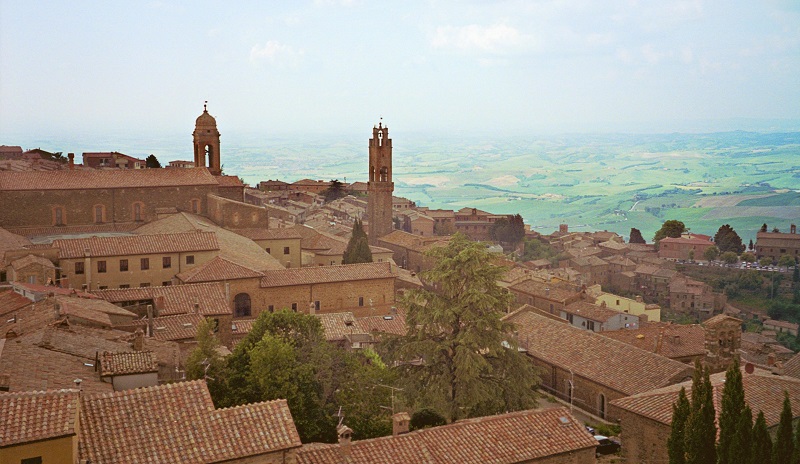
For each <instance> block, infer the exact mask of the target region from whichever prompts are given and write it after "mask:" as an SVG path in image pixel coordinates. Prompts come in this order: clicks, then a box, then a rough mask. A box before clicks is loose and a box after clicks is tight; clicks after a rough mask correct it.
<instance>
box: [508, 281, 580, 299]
mask: <svg viewBox="0 0 800 464" xmlns="http://www.w3.org/2000/svg"><path fill="white" fill-rule="evenodd" d="M509 289H510V290H512V291H515V292H520V293H525V294H527V295H537V296H541V297H545V298H549V299H551V300H556V301H564V300H567V299H569V298H573V297H575V296H576V295H577V294H578V293H579V292H577V291H573V290H569V289H566V288H563V287H562V286H560V285H558V284H555V283H552V282H550V283H547V282H539V281H536V280H525V281H523V282H520V283H518V284H516V285H512V286H511V287H509Z"/></svg>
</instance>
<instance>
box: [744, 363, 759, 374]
mask: <svg viewBox="0 0 800 464" xmlns="http://www.w3.org/2000/svg"><path fill="white" fill-rule="evenodd" d="M755 370H756V368H755V366H753V363H747V364H745V365H744V371H745V372H747V373H748V374H752V373H753V371H755Z"/></svg>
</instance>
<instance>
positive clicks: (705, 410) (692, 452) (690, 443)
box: [684, 361, 717, 464]
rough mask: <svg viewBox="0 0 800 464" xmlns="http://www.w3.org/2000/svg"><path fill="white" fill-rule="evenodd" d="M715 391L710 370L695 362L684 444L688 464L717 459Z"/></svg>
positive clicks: (701, 463)
mask: <svg viewBox="0 0 800 464" xmlns="http://www.w3.org/2000/svg"><path fill="white" fill-rule="evenodd" d="M713 397H714V392H713V388H712V386H711V380H710V379H709V370H708V369H705V368H703V366H702V365H701V364H700V362H699V361H697V362H695V371H694V376H693V378H692V401H691V412H690V413H689V418H688V419H687V421H686V432H685V434H684V440H685V441H684V446H685V447H686V464H707V463H713V462H716V461H717V448H716V437H717V426H716V424H715V422H714V421H715V411H714V398H713Z"/></svg>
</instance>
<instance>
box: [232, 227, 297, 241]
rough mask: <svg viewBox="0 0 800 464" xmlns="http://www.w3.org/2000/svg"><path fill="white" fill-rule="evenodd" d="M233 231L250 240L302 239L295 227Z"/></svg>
mask: <svg viewBox="0 0 800 464" xmlns="http://www.w3.org/2000/svg"><path fill="white" fill-rule="evenodd" d="M233 232H236V233H237V234H239V235H241V236H243V237H247V238H249V239H250V240H288V239H301V238H302V235H300V233H299V232H297V229H295V228H293V227H292V228H280V229H236V230H234V231H233Z"/></svg>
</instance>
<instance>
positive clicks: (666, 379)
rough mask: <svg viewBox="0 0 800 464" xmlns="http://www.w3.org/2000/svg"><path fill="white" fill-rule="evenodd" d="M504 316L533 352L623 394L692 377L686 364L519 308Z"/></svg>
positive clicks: (524, 344)
mask: <svg viewBox="0 0 800 464" xmlns="http://www.w3.org/2000/svg"><path fill="white" fill-rule="evenodd" d="M504 319H505V320H506V321H509V322H512V323H514V324H515V325H516V331H517V333H518V339H519V343H520V346H521V347H523V348H525V349H527V350H528V354H529V355H531V356H533V357H535V358H537V359H541V360H543V361H544V362H546V363H548V364H553V365H556V366H559V367H560V368H562V369H565V370H569V369H571V370H572V371H573V372H574V373H575V375H577V376H581V377H584V378H586V379H589V380H590V381H592V382H595V383H598V384H601V385H605V386H607V387H608V388H611V389H613V390H615V391H618V392H620V393H623V394H627V395H633V394H636V393H641V392H645V391H648V390H652V389H654V388H659V387H663V386H665V385H670V384H672V383H676V382H680V381H682V380H684V379H685V378H687V377H691V375H692V371H693V369H692V368H691V367H690V366H688V365H686V364H683V363H680V362H678V361H673V360H672V359H669V358H666V357H664V356H660V355H657V354H654V353H651V352H649V351H644V350H640V349H639V348H636V347H633V346H630V345H627V344H625V343H622V342H618V341H616V340H612V339H610V338H607V337H604V336H602V335H599V334H596V333H594V332H591V331H588V330H582V329H579V328H577V327H572V326H570V325H568V324H563V323H561V322H558V321H554V320H552V319H550V318H548V317H545V316H542V315H540V314H537V313H535V312H532V311H528V310H525V309H521V310H517V311H515V312H513V313H511V314H509V315H508V316H505V317H504Z"/></svg>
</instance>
